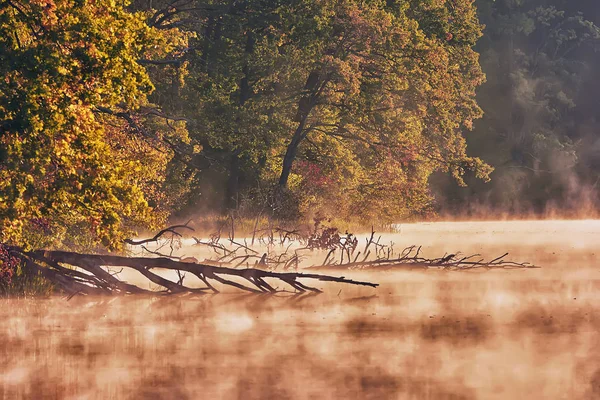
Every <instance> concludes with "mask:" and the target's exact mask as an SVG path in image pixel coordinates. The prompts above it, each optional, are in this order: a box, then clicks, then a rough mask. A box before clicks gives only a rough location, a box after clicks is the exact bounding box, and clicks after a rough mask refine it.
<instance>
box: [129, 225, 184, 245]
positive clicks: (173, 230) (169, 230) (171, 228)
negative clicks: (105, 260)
mask: <svg viewBox="0 0 600 400" xmlns="http://www.w3.org/2000/svg"><path fill="white" fill-rule="evenodd" d="M190 222H191V220H190V221H188V222H186V223H185V224H183V225H173V226H169V227H168V228H165V229H163V230H162V231H160V232H158V233H157V234H156V235H154V237H152V238H150V239H143V240H132V239H125V240H124V242H125V243H127V244H129V245H132V246H140V245H142V244H146V243H152V242H158V240H159V239H160V238H161V237H162V236H163V235H164V234H166V233H172V234H173V235H174V236H178V237H181V236H182V235H181V233H179V232H177V229H189V230H190V231H192V232H194V228H192V227H190V226H189V223H190Z"/></svg>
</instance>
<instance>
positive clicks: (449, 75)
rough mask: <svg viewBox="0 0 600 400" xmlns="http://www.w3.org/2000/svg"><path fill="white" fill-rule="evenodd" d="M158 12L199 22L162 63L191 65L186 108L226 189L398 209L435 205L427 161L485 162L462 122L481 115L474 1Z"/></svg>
mask: <svg viewBox="0 0 600 400" xmlns="http://www.w3.org/2000/svg"><path fill="white" fill-rule="evenodd" d="M154 15H156V18H155V20H160V23H161V24H164V25H165V26H172V25H177V26H178V27H180V28H182V29H184V30H187V31H189V32H193V33H194V34H195V39H192V40H191V41H190V46H189V51H187V52H186V53H185V54H183V55H182V57H181V58H180V59H179V60H165V63H166V65H172V63H174V62H178V63H180V64H184V63H185V65H187V68H188V70H189V75H187V77H186V79H185V86H184V87H183V88H182V90H181V92H180V93H181V94H182V97H181V98H182V100H183V102H182V103H183V104H182V107H183V109H185V110H186V111H185V114H186V115H187V116H188V117H189V118H190V124H189V128H190V132H191V133H192V136H194V137H195V138H196V139H197V140H198V141H200V142H201V143H202V145H203V149H204V150H203V152H202V154H203V156H204V157H205V165H206V167H207V170H211V169H214V168H219V167H220V168H222V169H223V170H224V171H226V173H227V174H228V175H229V184H227V185H226V188H225V191H226V193H227V195H226V197H227V198H228V199H232V198H235V199H237V198H238V196H239V194H240V193H242V194H243V193H244V191H246V192H248V191H250V193H252V196H249V197H256V196H258V195H259V193H258V191H257V190H256V188H257V187H262V188H264V187H268V188H271V187H272V186H271V185H274V186H276V187H277V188H276V189H275V191H276V192H279V193H282V192H283V193H284V194H291V195H292V196H291V197H293V198H296V199H297V201H299V202H300V203H302V204H303V206H301V208H303V209H304V210H308V209H312V210H314V209H315V207H316V206H317V205H319V204H322V203H324V202H328V203H331V210H335V211H336V212H337V213H341V214H365V211H366V210H367V209H370V210H371V211H372V212H373V213H375V214H380V213H386V214H388V216H389V217H390V218H394V217H396V216H399V215H403V214H406V213H408V212H411V211H423V210H425V209H426V208H427V207H428V206H429V205H430V198H429V195H428V191H427V178H428V176H429V175H430V174H431V173H432V172H433V171H435V170H444V171H450V172H452V174H453V175H454V176H455V177H456V178H457V179H458V180H459V181H460V179H461V175H462V174H463V173H464V172H465V171H466V170H469V169H471V170H475V171H476V173H477V174H478V175H479V176H481V177H484V178H485V177H486V175H487V173H488V172H489V169H488V168H487V166H485V165H484V164H483V163H481V162H480V160H478V159H475V158H469V157H467V156H466V154H465V141H464V138H463V135H462V133H463V131H464V130H467V129H470V128H471V126H472V123H473V120H474V119H476V118H478V117H480V115H481V111H480V109H479V108H478V106H477V104H476V102H475V98H474V97H475V88H476V87H477V86H478V85H479V84H481V82H482V81H483V74H482V73H481V70H480V68H479V64H478V56H477V54H476V53H475V52H474V51H473V49H472V47H473V45H474V44H475V42H476V40H477V39H478V38H479V36H480V35H481V26H480V24H479V23H478V20H477V17H476V14H475V8H474V6H473V3H472V1H468V0H457V1H452V2H440V1H406V0H404V1H366V2H365V1H354V0H344V1H332V0H314V1H278V0H260V1H259V0H246V1H239V2H226V1H215V2H210V4H208V3H206V2H201V1H180V2H173V3H169V4H168V5H166V6H165V8H164V9H162V10H158V11H155V13H154ZM205 176H206V175H205ZM241 183H243V184H241ZM269 190H271V189H269ZM204 192H205V191H203V193H204ZM236 205H239V202H235V201H234V202H230V206H234V207H235V206H236ZM379 205H380V206H379ZM365 216H367V215H365Z"/></svg>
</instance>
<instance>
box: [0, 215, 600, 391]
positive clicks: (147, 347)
mask: <svg viewBox="0 0 600 400" xmlns="http://www.w3.org/2000/svg"><path fill="white" fill-rule="evenodd" d="M397 231H398V233H394V234H384V235H383V236H382V240H381V242H382V243H383V242H385V243H389V242H393V243H394V246H395V248H396V249H400V248H402V247H404V246H409V245H413V244H417V245H422V246H423V252H424V254H425V255H426V256H431V257H439V256H442V255H444V253H451V252H452V253H455V252H457V251H461V252H463V253H465V254H472V253H480V254H482V256H484V257H486V258H494V257H496V256H499V255H502V254H503V253H505V252H509V253H510V255H509V256H508V257H507V258H509V259H511V260H514V261H528V262H532V263H534V264H536V265H539V266H541V267H542V268H541V269H530V270H510V271H487V272H486V271H471V272H447V271H446V272H445V271H421V272H415V271H406V272H402V271H397V272H384V271H370V272H359V271H348V272H344V273H340V272H339V271H338V272H336V273H335V274H336V275H344V276H346V277H351V278H356V279H361V280H370V281H373V282H377V283H380V284H381V286H380V287H379V288H377V289H372V288H368V287H350V286H347V285H341V284H334V283H332V284H323V283H317V284H315V285H314V286H316V287H319V288H321V289H323V290H324V291H325V292H324V293H323V294H320V295H316V296H312V295H305V296H289V295H287V296H283V295H277V296H265V295H258V296H257V295H247V294H240V293H222V294H217V295H207V296H202V297H199V298H190V297H168V298H167V297H155V298H150V297H116V298H85V297H74V298H72V299H70V300H68V301H67V300H66V299H64V298H60V297H56V298H49V299H10V300H0V321H2V323H1V324H0V337H1V338H2V340H1V341H0V357H1V358H0V359H1V360H2V362H1V363H0V397H1V398H3V399H25V398H27V399H213V398H217V399H218V398H224V399H311V400H312V399H454V400H458V399H507V398H510V399H531V398H536V399H538V398H539V399H598V398H600V352H598V349H600V313H599V311H600V301H599V300H600V263H599V262H598V253H597V251H598V250H599V249H598V244H599V243H600V221H518V222H444V223H427V224H424V223H423V224H401V225H398V226H397ZM180 252H181V254H184V253H185V255H188V256H191V255H194V256H198V257H200V256H201V255H202V251H201V250H199V249H198V248H197V247H194V248H192V247H189V248H188V247H184V248H183V249H181V250H180ZM312 256H313V258H314V260H322V259H323V258H324V253H322V252H321V253H314V254H313V255H312Z"/></svg>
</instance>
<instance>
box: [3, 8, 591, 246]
mask: <svg viewBox="0 0 600 400" xmlns="http://www.w3.org/2000/svg"><path fill="white" fill-rule="evenodd" d="M548 3H549V2H547V1H541V0H531V1H520V2H514V1H510V0H498V1H496V2H489V1H483V0H481V1H478V2H473V1H472V0H451V1H442V0H397V1H394V0H385V1H384V0H369V1H358V0H286V1H284V0H227V1H225V0H221V1H220V0H204V1H201V0H134V1H132V2H130V3H129V2H115V1H109V0H106V1H92V0H18V1H17V0H5V1H3V2H1V3H0V72H1V74H0V76H1V77H2V78H1V79H0V241H4V242H9V243H11V242H13V243H18V244H19V245H26V246H27V245H28V246H34V245H35V246H70V247H77V246H80V247H84V248H90V247H94V246H97V245H102V246H105V247H108V248H113V249H118V248H120V247H121V246H122V243H123V240H124V239H125V238H126V237H129V236H130V235H132V234H134V233H135V231H136V230H139V229H150V228H155V227H157V226H159V225H162V224H164V223H165V222H166V221H167V220H169V219H171V220H172V219H177V218H180V217H183V216H187V215H199V214H208V213H236V214H238V215H244V216H252V217H256V216H260V215H269V216H270V217H273V218H279V219H285V220H298V219H301V218H307V217H315V216H327V215H335V216H338V217H341V218H356V219H359V220H362V221H365V222H366V221H371V220H373V219H379V220H385V221H387V222H392V221H395V220H399V219H402V218H409V217H413V216H419V215H421V216H424V215H429V214H431V213H433V212H435V210H436V203H435V198H434V196H433V192H432V190H431V183H432V182H433V183H434V189H435V190H434V192H439V193H441V195H443V196H441V195H438V199H439V198H444V196H445V198H446V202H447V204H449V205H450V206H453V207H460V205H461V204H465V203H468V202H469V201H471V199H473V198H478V196H479V197H485V196H487V197H485V198H490V197H492V196H491V195H490V194H489V193H490V188H495V187H497V186H498V185H501V186H502V185H503V182H507V181H510V182H511V183H512V184H514V185H515V188H514V190H513V193H516V194H517V195H518V196H520V198H525V197H527V196H529V198H530V199H535V195H538V196H541V197H544V196H546V195H547V193H545V194H543V195H540V194H539V193H540V192H539V191H536V190H534V189H531V190H532V192H531V193H529V192H527V191H524V189H523V188H524V187H526V188H531V187H532V185H534V183H535V184H537V185H541V187H544V188H545V190H550V189H549V188H550V187H553V186H552V185H560V182H559V180H558V179H555V177H554V175H555V174H547V176H545V175H544V173H542V172H541V171H545V170H552V168H555V167H554V165H558V164H560V163H557V161H559V160H560V161H561V162H563V161H564V163H567V164H568V163H572V164H573V165H571V164H568V165H569V166H568V168H569V171H574V174H571V175H569V182H572V177H573V176H586V174H587V173H588V172H589V171H590V169H593V166H592V165H588V164H585V165H584V163H583V162H582V161H581V160H589V162H590V163H593V160H594V158H593V151H592V149H591V147H589V146H587V147H586V146H585V145H582V144H580V143H579V142H578V136H577V135H580V136H581V137H586V138H588V139H589V135H586V132H579V133H576V132H575V131H576V130H575V129H573V127H574V126H578V127H581V125H578V124H579V122H580V121H583V119H582V118H583V117H582V116H583V115H585V116H586V117H587V118H588V120H589V123H590V124H592V125H593V122H592V115H593V111H594V108H593V107H592V106H590V104H592V103H591V102H589V101H587V100H589V99H586V95H587V96H589V95H591V93H592V92H593V84H590V83H591V82H595V81H596V80H595V79H593V77H594V74H595V73H596V72H595V70H594V69H593V68H591V66H592V65H593V62H594V61H595V58H594V57H592V56H590V55H589V49H590V48H592V47H594V46H595V44H596V42H597V39H598V36H599V34H598V28H597V27H596V25H595V24H594V22H593V18H591V17H590V16H588V14H589V13H592V12H594V7H593V5H592V2H591V1H589V2H584V3H589V4H588V5H587V7H588V8H585V7H583V8H578V6H575V5H573V4H571V3H569V2H566V1H559V0H556V1H554V2H550V3H556V4H548ZM484 24H485V29H484ZM482 36H483V37H482ZM534 39H535V40H534ZM482 66H483V70H482ZM484 72H485V73H486V74H487V83H484V82H486V75H485V74H484ZM586 74H587V75H586ZM580 104H581V105H580ZM482 117H483V119H481V118H482ZM592 125H590V127H591V126H592ZM467 139H468V142H469V146H470V147H469V149H470V150H469V154H467ZM590 140H591V139H590ZM578 146H579V147H578ZM584 149H585V150H584ZM586 151H587V153H586ZM471 153H472V154H471ZM528 154H532V156H529V155H528ZM586 157H587V158H586ZM507 158H508V159H509V160H510V165H509V166H511V167H512V166H515V167H519V168H514V169H512V168H505V167H506V166H507V165H508V164H506V159H507ZM482 160H485V161H482ZM505 164H506V165H505ZM513 164H514V165H513ZM493 167H495V168H496V171H495V172H492V171H493ZM563 167H564V164H563ZM507 171H508V172H507ZM439 174H443V175H444V176H448V177H450V178H449V179H450V180H449V181H448V180H446V179H445V178H440V177H439ZM514 174H521V175H519V178H518V179H515V178H514ZM490 176H491V177H492V178H494V179H493V180H492V183H490V184H488V185H484V182H487V181H488V180H489V178H490ZM496 177H497V179H496ZM450 182H451V183H450ZM465 182H468V183H469V188H468V189H457V187H461V186H462V185H464V184H465ZM496 182H498V183H496ZM515 182H526V183H527V184H523V185H521V186H518V187H517V186H516V185H517V183H515ZM490 185H491V186H490ZM492 190H493V189H492ZM552 190H554V189H552ZM556 190H558V189H556ZM467 193H468V194H467ZM492 193H497V192H493V191H492ZM541 193H544V192H543V191H542V192H541ZM499 198H500V199H501V198H502V196H499ZM532 201H533V200H532ZM497 204H500V205H502V204H504V203H502V201H501V200H498V201H497Z"/></svg>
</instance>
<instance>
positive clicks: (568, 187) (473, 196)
mask: <svg viewBox="0 0 600 400" xmlns="http://www.w3.org/2000/svg"><path fill="white" fill-rule="evenodd" d="M478 5H479V8H480V16H481V19H482V21H483V22H484V23H485V24H486V26H487V29H486V31H485V32H486V36H485V37H484V39H483V40H482V41H481V44H480V45H479V48H478V49H479V51H480V52H481V54H482V66H483V69H484V71H485V72H486V74H487V77H488V83H487V84H486V85H484V86H483V87H482V88H481V89H480V91H479V96H478V100H479V103H480V104H481V106H482V108H483V110H484V111H485V116H484V118H483V119H482V120H481V121H480V122H478V123H477V124H476V125H475V132H474V134H473V135H469V148H470V150H471V152H472V153H473V154H476V155H478V156H480V157H482V158H483V159H484V160H486V161H488V162H489V163H490V164H492V165H493V166H494V167H495V168H496V171H495V172H494V173H493V174H492V184H491V185H487V186H483V185H481V184H480V183H478V182H475V181H473V180H470V185H469V186H470V187H469V188H467V189H462V190H460V191H458V192H457V191H455V190H454V189H452V188H450V187H449V186H447V185H446V186H443V187H442V188H441V191H442V193H443V195H442V198H445V199H446V201H450V202H452V201H453V200H454V204H453V205H451V206H450V208H451V209H452V208H461V209H464V207H465V205H466V203H469V202H473V203H477V202H479V203H486V204H487V205H488V206H489V207H491V208H492V209H496V210H500V211H505V212H512V213H514V214H520V213H523V214H528V213H532V212H534V213H542V212H547V211H552V209H553V208H559V209H562V210H564V211H566V212H568V210H569V209H570V210H572V211H577V209H582V208H583V207H584V206H593V204H594V203H596V204H597V201H598V196H597V190H596V189H595V188H596V184H597V175H598V173H599V172H600V169H599V168H598V165H597V161H595V160H597V159H598V156H599V155H600V153H598V150H597V149H598V147H597V139H596V135H595V134H594V131H595V130H597V129H598V128H599V126H598V124H597V116H596V114H597V110H596V107H595V106H593V104H595V102H596V98H597V86H596V82H597V81H598V76H597V75H598V74H597V72H596V71H597V68H596V66H597V65H598V63H599V62H600V59H599V58H598V52H597V50H598V48H599V47H598V46H599V44H600V28H599V27H598V26H597V24H598V21H597V20H594V18H595V15H596V13H595V11H596V9H597V4H596V2H591V1H582V2H566V1H561V0H553V1H549V2H548V1H541V0H524V1H519V2H515V1H509V0H498V1H496V2H494V3H491V2H488V1H479V2H478ZM590 202H591V203H590ZM584 203H587V204H584ZM587 211H588V210H587V209H586V210H585V212H587Z"/></svg>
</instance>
